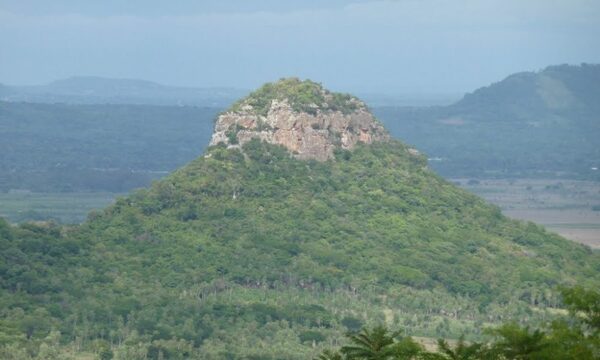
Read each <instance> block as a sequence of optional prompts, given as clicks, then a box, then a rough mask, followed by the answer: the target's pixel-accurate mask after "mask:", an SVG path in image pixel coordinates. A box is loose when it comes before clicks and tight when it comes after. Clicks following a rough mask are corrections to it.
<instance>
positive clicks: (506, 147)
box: [375, 64, 600, 180]
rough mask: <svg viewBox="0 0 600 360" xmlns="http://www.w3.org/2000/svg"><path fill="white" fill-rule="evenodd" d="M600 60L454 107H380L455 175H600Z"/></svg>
mask: <svg viewBox="0 0 600 360" xmlns="http://www.w3.org/2000/svg"><path fill="white" fill-rule="evenodd" d="M598 104H600V65H587V64H583V65H581V66H570V65H560V66H550V67H548V68H546V69H544V70H542V71H540V72H523V73H517V74H514V75H511V76H509V77H507V78H506V79H504V80H502V81H500V82H498V83H494V84H492V85H490V86H487V87H484V88H481V89H478V90H476V91H474V92H473V93H471V94H467V95H465V97H464V98H463V99H462V100H460V101H458V102H456V103H455V104H452V105H449V106H441V107H426V108H408V107H402V108H393V107H384V108H378V109H375V114H376V115H378V116H379V117H380V118H381V119H382V121H384V122H385V123H386V125H387V126H388V128H389V129H390V131H391V132H392V133H393V134H395V135H397V136H402V138H403V139H405V140H407V141H408V142H410V143H411V144H414V145H415V146H417V147H418V148H419V149H421V150H423V151H424V152H426V153H427V154H428V155H429V157H430V158H432V159H433V161H432V163H431V165H432V167H433V168H434V169H436V170H437V171H439V173H440V174H442V175H443V176H447V177H556V178H560V177H565V178H578V179H590V180H598V179H600V172H598V170H594V169H597V168H598V167H599V166H600V164H599V163H598V159H600V143H599V142H598V141H597V139H598V138H599V136H600V121H598V119H599V114H600V107H599V105H598Z"/></svg>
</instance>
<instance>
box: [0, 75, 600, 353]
mask: <svg viewBox="0 0 600 360" xmlns="http://www.w3.org/2000/svg"><path fill="white" fill-rule="evenodd" d="M212 145H213V146H211V147H209V148H208V150H207V151H206V152H205V153H204V155H203V156H201V157H199V158H197V159H195V160H193V161H192V162H190V163H189V164H188V165H186V166H184V167H183V168H181V169H179V170H177V171H175V172H174V173H172V174H171V175H169V176H167V177H165V178H163V179H161V180H160V181H157V182H155V183H154V184H153V185H152V186H151V187H150V188H148V189H145V190H140V191H137V192H135V193H132V194H131V195H129V196H127V197H124V198H121V199H119V200H117V202H116V203H115V204H114V205H113V206H110V207H109V208H107V209H105V210H104V211H100V212H95V213H92V214H90V216H89V220H88V221H87V222H86V223H84V224H82V225H81V226H79V227H65V228H58V227H56V226H55V225H52V224H46V225H39V224H38V225H34V224H25V225H21V226H20V227H11V226H8V225H7V224H6V223H3V222H2V221H0V249H2V251H1V252H0V275H2V276H0V286H1V289H2V291H1V292H0V303H1V304H2V311H1V313H0V335H1V338H2V339H3V342H2V344H0V346H12V347H9V348H8V349H9V350H10V349H15V350H13V351H17V349H20V348H26V349H30V351H31V352H35V351H36V349H37V348H39V349H40V351H42V349H43V348H44V346H45V347H46V348H47V347H49V346H50V345H48V343H50V342H51V341H52V339H53V338H60V339H62V342H59V341H58V340H56V341H55V345H54V348H53V349H55V351H56V352H58V351H59V349H57V347H59V346H61V345H60V344H62V346H63V348H62V351H64V352H67V351H68V352H70V353H72V352H74V351H88V352H96V353H98V352H100V351H101V350H102V349H107V350H106V353H108V352H109V350H110V354H108V355H107V356H106V357H104V358H111V357H112V355H113V352H114V355H115V356H114V357H115V358H117V359H161V358H170V359H186V358H191V359H194V358H199V359H310V358H315V357H316V356H317V354H318V353H319V352H320V351H321V350H322V348H323V347H329V346H331V345H332V344H338V343H339V342H340V341H341V340H340V339H342V338H343V334H344V333H346V332H347V331H354V330H356V329H357V328H360V327H361V326H362V325H363V324H374V323H389V324H393V325H394V326H395V327H397V328H401V329H402V331H403V335H406V334H410V335H420V336H431V337H433V336H442V337H458V336H459V335H460V334H463V333H464V334H466V335H467V336H468V338H469V339H476V338H477V337H478V336H480V335H481V333H482V331H483V329H484V328H487V327H489V326H491V325H494V324H497V323H499V322H502V321H507V320H515V321H522V322H527V323H536V322H539V321H541V320H542V319H543V320H547V319H551V318H553V317H554V316H558V315H559V314H560V313H561V311H560V310H558V311H557V309H556V307H557V306H559V305H560V303H559V300H558V299H559V297H558V294H557V293H556V291H555V289H556V287H557V286H558V285H563V284H564V285H567V284H579V285H582V286H587V287H589V288H597V287H598V286H600V276H599V274H600V257H599V254H598V253H594V252H593V251H592V250H591V249H589V248H587V247H585V246H583V245H578V244H575V243H573V242H570V241H567V240H565V239H563V238H561V237H560V236H558V235H556V234H552V233H548V232H546V231H545V230H544V229H543V228H541V227H539V226H536V225H535V224H532V223H523V222H519V221H514V220H510V219H508V218H506V217H504V216H503V215H502V214H501V212H500V210H499V209H498V208H496V207H494V206H492V205H489V204H487V203H486V202H485V201H483V200H482V199H480V198H477V197H476V196H475V195H472V194H470V193H468V192H466V191H464V190H461V189H460V188H458V187H456V186H454V185H453V184H451V183H449V182H447V181H445V180H443V179H442V178H440V177H438V176H437V175H435V174H434V173H433V172H431V171H430V170H429V169H428V167H427V160H426V158H425V157H423V156H422V155H421V154H420V153H419V152H418V151H417V150H415V149H413V148H411V147H409V146H406V145H404V144H403V143H401V142H400V141H397V140H394V139H391V138H390V137H389V136H388V135H387V131H386V130H385V129H384V128H383V127H382V125H381V124H380V123H379V122H378V121H377V120H376V119H375V118H374V117H373V116H372V115H371V114H370V113H369V112H368V111H367V109H366V107H365V105H364V103H363V102H361V101H360V100H358V99H356V98H355V97H353V96H350V95H345V94H337V93H332V92H329V91H327V90H326V89H323V88H322V87H321V86H319V85H318V84H316V83H313V82H310V81H299V80H297V79H286V80H282V81H279V82H277V83H273V84H267V85H265V86H264V87H262V88H260V89H259V90H257V91H256V92H254V93H252V94H251V95H250V96H248V97H247V98H244V99H242V100H240V101H239V102H236V103H235V104H234V105H233V106H232V107H231V108H229V109H228V110H227V111H225V112H224V113H222V114H221V115H220V116H219V117H218V118H217V122H216V124H215V133H214V134H213V137H212ZM53 329H59V330H60V334H56V333H54V335H52V334H53V332H51V330H53ZM5 353H9V352H8V350H7V351H6V352H5ZM82 355H83V354H82ZM109 355H110V356H109Z"/></svg>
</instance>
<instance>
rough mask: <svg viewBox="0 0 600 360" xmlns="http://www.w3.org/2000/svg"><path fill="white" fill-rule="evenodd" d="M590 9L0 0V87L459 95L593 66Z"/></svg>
mask: <svg viewBox="0 0 600 360" xmlns="http://www.w3.org/2000/svg"><path fill="white" fill-rule="evenodd" d="M599 39H600V1H598V0H329V1H328V0H302V1H299V0H285V1H283V0H254V1H253V0H200V1H192V0H179V1H162V0H161V1H158V0H128V1H122V0H102V1H101V0H89V1H80V0H52V1H47V0H0V83H4V84H10V85H33V84H42V83H47V82H50V81H53V80H57V79H61V78H66V77H70V76H103V77H111V78H135V79H145V80H151V81H156V82H159V83H162V84H166V85H178V86H195V87H212V86H229V87H237V88H244V89H251V88H254V87H257V86H259V85H260V84H262V83H264V82H266V81H272V80H276V79H278V78H281V77H287V76H298V77H300V78H310V79H312V80H314V81H318V82H322V83H323V84H324V85H326V86H328V87H330V88H331V89H333V90H338V91H348V92H360V93H366V92H369V93H381V94H404V93H428V94H431V93H462V92H468V91H472V90H474V89H476V88H478V87H481V86H484V85H488V84H490V83H492V82H495V81H499V80H501V79H503V78H504V77H506V76H508V75H510V74H511V73H515V72H520V71H537V70H541V69H543V68H544V67H546V66H548V65H555V64H563V63H569V64H580V63H600V40H599Z"/></svg>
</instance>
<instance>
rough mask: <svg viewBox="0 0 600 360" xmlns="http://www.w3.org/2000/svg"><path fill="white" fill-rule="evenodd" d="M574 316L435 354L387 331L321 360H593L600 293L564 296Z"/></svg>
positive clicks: (598, 344)
mask: <svg viewBox="0 0 600 360" xmlns="http://www.w3.org/2000/svg"><path fill="white" fill-rule="evenodd" d="M562 294H563V297H564V302H565V305H566V306H567V307H568V308H569V310H570V316H569V317H566V318H561V319H559V320H555V321H553V322H551V323H550V324H546V329H544V330H542V329H535V330H533V331H532V330H530V329H529V327H521V326H519V325H517V324H516V323H506V324H504V325H502V326H501V327H499V328H496V329H490V330H489V331H488V333H489V334H490V335H492V336H493V338H492V339H491V341H489V342H487V343H478V342H473V343H467V342H465V341H464V338H462V337H461V338H460V339H459V340H458V342H457V343H456V345H454V346H451V345H449V344H448V342H447V341H446V340H444V339H439V340H438V348H437V351H435V352H430V351H427V350H425V349H424V348H423V347H422V346H421V345H420V344H418V343H417V342H415V341H414V340H413V339H412V338H410V337H402V332H399V331H398V332H395V333H390V331H389V330H388V329H387V328H386V327H384V326H377V327H375V328H373V329H372V330H369V329H363V330H362V331H361V332H360V333H358V334H352V333H350V334H349V335H348V340H349V343H350V345H345V346H342V348H341V349H340V351H339V352H334V351H331V350H325V351H324V352H323V353H322V354H321V355H320V356H319V357H318V359H319V360H411V359H413V360H512V359H523V360H529V359H531V360H534V359H535V360H554V359H573V360H575V359H577V360H588V359H589V360H593V359H598V357H599V356H600V293H599V292H598V291H594V290H586V289H583V288H581V287H575V288H570V289H564V290H563V291H562Z"/></svg>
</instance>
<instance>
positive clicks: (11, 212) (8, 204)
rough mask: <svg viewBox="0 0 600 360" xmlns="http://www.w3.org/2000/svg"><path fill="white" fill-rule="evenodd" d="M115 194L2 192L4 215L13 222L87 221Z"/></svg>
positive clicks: (0, 211)
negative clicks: (93, 211) (92, 211)
mask: <svg viewBox="0 0 600 360" xmlns="http://www.w3.org/2000/svg"><path fill="white" fill-rule="evenodd" d="M119 195H120V194H115V193H104V192H102V193H28V192H18V193H0V217H4V218H6V219H8V220H9V221H11V222H22V221H31V220H33V221H37V220H54V221H57V222H60V223H64V224H75V223H80V222H82V221H84V220H85V219H86V217H87V214H88V213H89V212H90V210H92V209H102V208H104V207H106V206H107V205H109V204H111V203H112V202H113V201H114V199H115V198H116V197H117V196H119Z"/></svg>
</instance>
